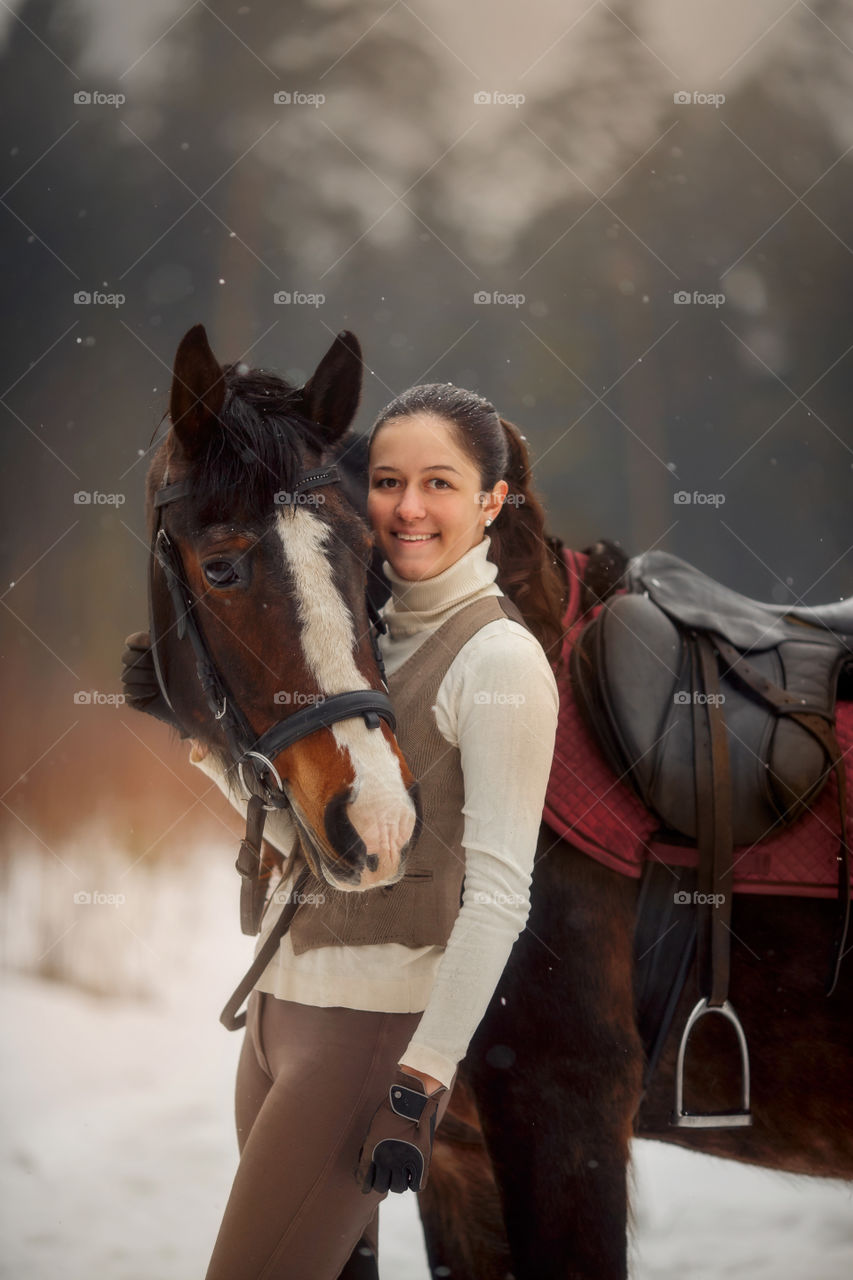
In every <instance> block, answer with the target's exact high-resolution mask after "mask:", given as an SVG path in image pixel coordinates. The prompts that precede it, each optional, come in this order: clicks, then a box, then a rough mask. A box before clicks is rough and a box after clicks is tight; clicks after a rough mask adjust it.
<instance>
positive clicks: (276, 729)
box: [148, 465, 396, 935]
mask: <svg viewBox="0 0 853 1280" xmlns="http://www.w3.org/2000/svg"><path fill="white" fill-rule="evenodd" d="M340 480H341V476H340V473H339V471H338V469H337V467H336V466H334V465H331V466H327V467H323V468H319V469H317V468H315V469H314V470H311V471H307V472H304V473H303V474H302V476H301V477H300V478H299V480H298V482H297V484H296V486H295V487H294V489H293V498H294V500H295V499H296V498H297V497H298V496H299V495H300V494H302V493H305V492H307V491H308V490H310V489H318V488H320V487H321V486H322V485H327V484H336V483H339V482H340ZM190 492H191V486H190V484H189V481H187V480H179V481H176V482H175V483H173V484H169V483H168V473H167V476H166V483H164V484H163V485H162V486H161V488H160V489H158V490H157V491H156V493H155V495H154V529H153V533H152V537H151V547H150V557H149V572H148V622H149V633H150V639H151V655H152V658H153V661H154V671H155V674H156V676H157V683H158V685H159V686H160V692H161V693H162V695H163V697H164V698H165V700H166V703H167V705H168V706H169V708H170V709H171V710H172V711H174V709H175V708H174V706H173V704H172V700H171V698H170V697H169V691H168V688H167V685H166V679H165V676H164V672H163V665H162V661H161V657H160V653H159V645H160V643H161V642H162V635H158V633H157V625H156V618H155V613H154V573H155V566H156V565H159V567H160V569H161V570H162V572H163V574H164V577H165V580H166V586H167V588H168V591H169V596H170V599H171V602H172V608H173V610H174V614H175V621H174V623H173V626H174V628H175V630H176V632H177V637H178V639H179V640H184V639H185V638H187V637H188V638H189V641H190V644H191V645H192V648H193V653H194V656H195V661H196V672H197V674H198V679H199V683H200V685H201V688H202V691H203V693H204V696H205V699H206V701H207V705H208V707H209V708H210V711H211V714H212V715H213V717H214V718H215V719H216V720H217V721H218V723H219V724H220V726H221V728H222V732H223V734H224V736H225V740H226V743H227V745H228V750H229V753H230V755H231V759H232V762H233V764H234V767H235V768H236V770H237V772H238V775H239V777H240V780H241V782H242V784H243V787H244V789H245V790H246V791H247V792H248V793H249V801H248V807H247V811H246V837H245V839H244V840H243V841H242V843H241V845H240V852H239V855H238V857H237V862H236V867H237V870H238V871H239V872H240V875H241V877H242V885H241V893H240V925H241V928H242V931H243V933H246V934H250V935H254V934H257V932H258V930H259V928H260V920H261V915H262V913H263V907H264V901H265V898H266V889H267V883H266V881H267V879H268V877H269V874H270V868H269V867H264V865H263V862H262V858H261V840H262V837H263V829H264V822H265V815H266V812H267V811H268V810H271V809H286V808H289V807H290V799H289V797H288V795H287V791H286V787H285V784H284V783H283V782H282V779H281V777H280V775H279V773H278V771H277V769H276V767H275V765H274V764H273V761H274V759H275V757H276V756H277V755H278V754H279V753H280V752H281V751H283V750H284V749H285V748H286V747H289V746H292V745H293V743H295V742H300V741H301V740H302V739H303V738H307V737H308V736H309V735H310V734H312V733H316V732H317V731H318V730H320V729H328V728H330V727H331V726H332V725H334V724H337V723H338V722H339V721H341V720H349V719H352V718H355V717H357V716H362V717H363V718H364V722H365V724H366V725H367V727H368V729H378V728H379V722H380V718H381V719H383V720H385V721H387V723H388V724H389V725H390V726H391V729H392V731H393V730H395V729H396V721H395V718H394V712H393V709H392V707H391V700H390V698H389V697H388V694H387V685H385V688H386V692H385V693H382V692H381V691H379V690H376V689H356V690H353V691H352V692H349V693H336V694H330V695H329V696H328V697H326V698H325V699H324V701H322V702H318V703H315V704H314V705H312V706H309V707H303V708H301V709H300V710H299V711H295V712H293V713H292V714H291V715H289V716H287V717H285V718H284V719H282V720H279V721H277V722H276V723H275V724H273V725H271V726H270V728H269V729H266V730H265V731H264V732H263V733H262V734H261V735H260V736H257V735H256V734H255V733H254V731H253V730H252V728H251V725H250V724H249V722H248V720H247V718H246V716H245V715H244V714H243V712H242V711H241V710H240V707H239V705H238V703H237V701H236V699H235V698H234V697H233V696H232V694H231V692H230V690H229V688H228V685H227V684H226V681H225V679H224V678H223V676H222V673H221V672H220V670H219V668H218V667H217V665H216V662H215V660H214V658H213V656H212V654H211V652H210V649H209V647H208V645H207V641H206V640H205V638H204V633H203V631H202V630H201V627H200V626H199V621H198V617H197V613H198V609H197V606H198V603H199V601H198V598H197V597H196V596H195V594H194V593H193V591H192V589H191V587H190V586H189V583H188V581H187V577H186V574H185V572H184V566H183V561H182V560H181V554H180V551H179V550H178V547H177V544H176V543H175V542H174V541H173V539H172V538H170V537H169V534H168V532H167V531H166V529H165V528H163V523H162V512H163V508H164V507H165V506H168V505H169V504H170V503H172V502H177V501H179V500H180V499H181V498H185V497H187V496H188V495H189V493H190ZM368 613H369V616H370V621H371V624H372V626H371V643H372V645H373V654H374V658H375V659H376V660H377V665H378V667H379V670H380V673H381V674H382V682H383V684H385V673H384V668H383V666H382V658H381V654H380V652H379V645H378V641H377V638H376V634H375V630H374V628H377V627H378V628H379V629H381V630H384V625H383V624H382V622H381V620H380V619H379V617H378V614H377V613H376V611H375V609H372V608H371V607H370V604H369V599H368ZM247 775H248V777H247ZM297 829H298V823H297Z"/></svg>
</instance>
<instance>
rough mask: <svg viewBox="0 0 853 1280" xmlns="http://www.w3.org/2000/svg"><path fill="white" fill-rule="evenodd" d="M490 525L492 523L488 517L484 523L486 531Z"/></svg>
mask: <svg viewBox="0 0 853 1280" xmlns="http://www.w3.org/2000/svg"><path fill="white" fill-rule="evenodd" d="M491 523H492V517H491V516H489V518H488V520H487V521H486V528H487V529H488V527H489V525H490V524H491Z"/></svg>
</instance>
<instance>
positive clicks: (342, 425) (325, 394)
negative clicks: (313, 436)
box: [302, 329, 364, 440]
mask: <svg viewBox="0 0 853 1280" xmlns="http://www.w3.org/2000/svg"><path fill="white" fill-rule="evenodd" d="M363 367H364V365H363V362H362V358H361V346H360V345H359V341H358V338H357V337H356V336H355V334H354V333H350V332H349V330H348V329H344V330H343V332H341V333H339V334H338V336H337V337H336V338H335V340H334V342H333V343H332V345H331V347H329V350H328V351H327V352H326V354H325V355H324V356H323V359H322V360H321V361H320V363H319V364H318V365H317V368H316V369H315V370H314V373H313V374H312V375H311V377H310V378H309V379H308V381H307V382H306V383H305V386H304V387H303V388H302V404H303V407H304V412H305V416H306V417H307V418H310V419H311V421H312V422H317V423H319V425H320V426H322V427H325V429H326V433H327V434H328V435H329V436H330V437H331V439H332V440H337V439H338V437H339V436H342V435H343V434H344V432H345V431H346V430H347V428H348V427H349V425H350V423H351V422H352V420H353V418H354V417H355V414H356V410H357V409H358V402H359V400H360V399H361V378H362V369H363Z"/></svg>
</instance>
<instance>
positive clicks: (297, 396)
mask: <svg viewBox="0 0 853 1280" xmlns="http://www.w3.org/2000/svg"><path fill="white" fill-rule="evenodd" d="M222 371H223V374H224V375H225V387H226V394H225V403H224V405H223V407H222V412H221V413H220V421H221V422H222V425H223V427H224V430H223V431H217V432H215V433H214V434H213V435H212V436H211V439H210V443H209V446H208V448H207V449H206V451H205V452H204V453H203V454H202V455H201V456H200V457H199V458H198V459H197V460H196V462H195V468H194V476H193V481H194V483H193V490H194V496H195V497H196V501H197V502H198V515H199V516H200V518H201V520H202V521H203V522H204V523H212V522H213V521H215V520H217V519H222V517H223V515H224V514H225V513H226V512H235V513H236V512H237V511H239V513H240V515H241V518H243V519H245V520H247V521H248V522H250V523H253V524H254V523H258V524H264V523H265V522H266V521H267V520H268V519H269V517H270V513H271V512H272V511H273V509H274V497H275V494H276V493H277V492H279V490H291V489H293V487H294V485H295V484H296V481H297V479H298V477H299V474H300V471H301V470H302V468H303V466H304V465H305V463H304V462H303V458H304V455H305V453H306V452H310V453H312V454H313V455H315V456H316V457H319V455H320V454H322V452H323V450H324V447H325V445H324V441H323V437H322V434H321V431H320V429H319V428H318V427H317V425H316V424H315V423H312V422H310V421H309V420H308V419H307V418H306V417H304V416H303V414H302V413H301V407H302V396H301V391H300V389H299V388H296V387H292V386H291V385H290V384H289V383H288V382H286V381H285V379H284V378H280V377H278V376H277V375H276V374H273V373H267V372H266V371H264V370H262V369H250V370H247V369H246V367H245V365H233V364H229V365H224V366H223V370H222ZM313 460H314V459H313V458H312V461H313Z"/></svg>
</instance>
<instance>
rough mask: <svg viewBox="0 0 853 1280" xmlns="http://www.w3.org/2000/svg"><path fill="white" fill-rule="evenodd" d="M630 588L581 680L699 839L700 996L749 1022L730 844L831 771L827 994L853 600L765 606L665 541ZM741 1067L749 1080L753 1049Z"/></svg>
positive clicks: (651, 789) (789, 814)
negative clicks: (734, 980) (738, 991)
mask: <svg viewBox="0 0 853 1280" xmlns="http://www.w3.org/2000/svg"><path fill="white" fill-rule="evenodd" d="M624 586H625V590H624V591H623V592H621V593H619V594H614V595H611V596H610V597H609V598H608V599H607V600H606V601H605V603H604V605H603V606H602V608H601V609H600V610H599V612H598V615H597V617H595V618H594V619H593V621H591V622H590V623H589V624H588V625H587V626H586V627H585V628H584V630H583V632H582V633H581V635H580V637H579V639H578V641H577V643H576V644H575V646H574V648H573V650H572V656H571V662H570V676H571V680H572V686H573V690H574V693H575V697H576V700H577V704H578V708H579V710H580V712H581V714H582V716H583V718H584V721H585V722H586V724H587V726H588V728H589V729H590V731H591V732H592V734H593V736H594V737H595V738H596V740H597V741H598V743H599V746H600V747H601V750H602V752H603V754H604V756H605V758H606V759H607V761H608V763H609V765H610V767H611V768H612V769H613V770H614V771H615V772H616V774H617V776H619V777H620V778H624V779H625V780H627V781H628V782H629V783H630V784H631V786H632V787H633V788H634V789H635V791H636V792H637V794H638V795H639V797H640V799H641V800H642V801H643V803H644V804H645V805H646V806H647V807H648V808H649V809H651V810H652V811H653V812H654V813H655V814H656V815H657V816H658V818H659V819H660V820H661V822H662V823H663V825H664V828H665V829H668V830H669V831H671V832H675V833H678V834H679V835H680V836H681V837H687V838H688V839H690V840H693V841H695V842H696V844H697V845H698V849H699V880H698V893H697V894H696V895H694V900H695V901H697V902H698V903H699V910H698V923H699V939H698V959H699V973H700V989H702V990H703V991H704V992H705V995H704V997H703V999H704V1007H703V1008H702V1009H701V1010H699V1006H697V1010H694V1013H697V1016H701V1013H703V1012H706V1011H715V1012H718V1013H724V1014H725V1016H726V1017H728V1018H729V1019H730V1020H732V1021H734V1022H735V1023H736V1028H735V1029H736V1030H738V1029H739V1024H737V1021H736V1017H735V1015H734V1013H733V1010H732V1009H731V1006H730V1005H729V1003H728V980H729V943H730V937H731V930H730V928H729V920H730V916H731V900H732V882H733V876H732V872H733V856H732V850H733V847H734V845H736V844H737V845H747V844H754V843H757V842H759V841H760V840H762V839H763V838H765V837H766V836H768V835H770V834H771V833H772V832H773V831H774V830H776V829H777V828H778V826H779V825H781V824H787V823H790V822H792V821H794V819H795V818H797V817H798V816H799V815H800V814H801V813H802V812H803V811H804V809H806V808H807V807H808V806H810V805H811V804H812V803H813V802H814V801H815V799H816V798H817V796H818V795H819V793H820V791H821V789H822V788H823V786H824V785H825V783H826V781H827V779H828V777H829V774H830V773H831V772H832V771H833V770H835V772H836V777H837V781H838V784H839V785H838V796H839V810H840V818H841V838H840V842H839V851H838V896H839V920H838V927H837V930H836V936H835V940H834V943H833V952H832V963H831V969H830V976H829V980H828V984H827V994H831V992H832V990H833V989H834V987H835V983H836V981H837V977H838V969H839V965H840V961H841V957H842V954H843V950H844V943H845V938H846V933H847V928H848V923H849V915H850V881H849V850H848V845H847V825H846V817H847V815H846V787H845V778H844V765H843V760H842V753H841V750H840V748H839V746H838V743H837V740H836V737H835V734H834V731H833V724H834V716H835V706H836V697H837V687H838V681H839V678H840V676H841V673H842V669H843V668H844V667H845V665H846V664H850V663H851V662H853V599H849V600H844V601H840V602H838V603H836V604H831V605H827V606H823V607H819V608H808V607H796V608H791V607H788V606H776V605H768V604H762V603H760V602H758V601H755V600H750V599H749V598H748V597H746V596H743V595H740V594H739V593H738V592H736V591H733V590H731V589H729V588H728V587H725V586H723V585H722V584H720V583H718V582H715V581H714V580H713V579H712V578H709V577H708V576H707V575H705V574H704V573H701V572H700V571H699V570H698V569H695V568H694V567H693V566H692V565H689V564H687V563H686V562H685V561H683V560H680V559H678V557H676V556H673V555H669V554H667V553H665V552H661V551H651V552H647V553H645V554H644V555H641V556H638V557H636V558H635V559H633V560H631V561H629V564H628V568H627V571H626V575H625V580H624ZM702 1003H703V1002H702V1001H700V1004H702ZM694 1022H695V1019H694ZM692 1025H693V1023H691V1024H689V1026H688V1029H687V1032H689V1029H690V1026H692ZM686 1034H687V1033H686ZM685 1047H686V1038H685V1040H683V1042H682V1050H683V1049H684V1048H685ZM742 1049H743V1052H744V1055H745V1041H742ZM744 1065H745V1077H746V1078H747V1079H748V1069H747V1067H746V1058H745V1057H744ZM745 1110H746V1111H748V1107H747V1108H745ZM694 1119H700V1118H699V1117H694ZM701 1119H704V1117H701ZM675 1122H676V1123H680V1122H683V1121H678V1120H676V1121H675ZM729 1122H730V1123H731V1120H730V1121H729ZM744 1123H748V1121H747V1120H745V1121H744Z"/></svg>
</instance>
